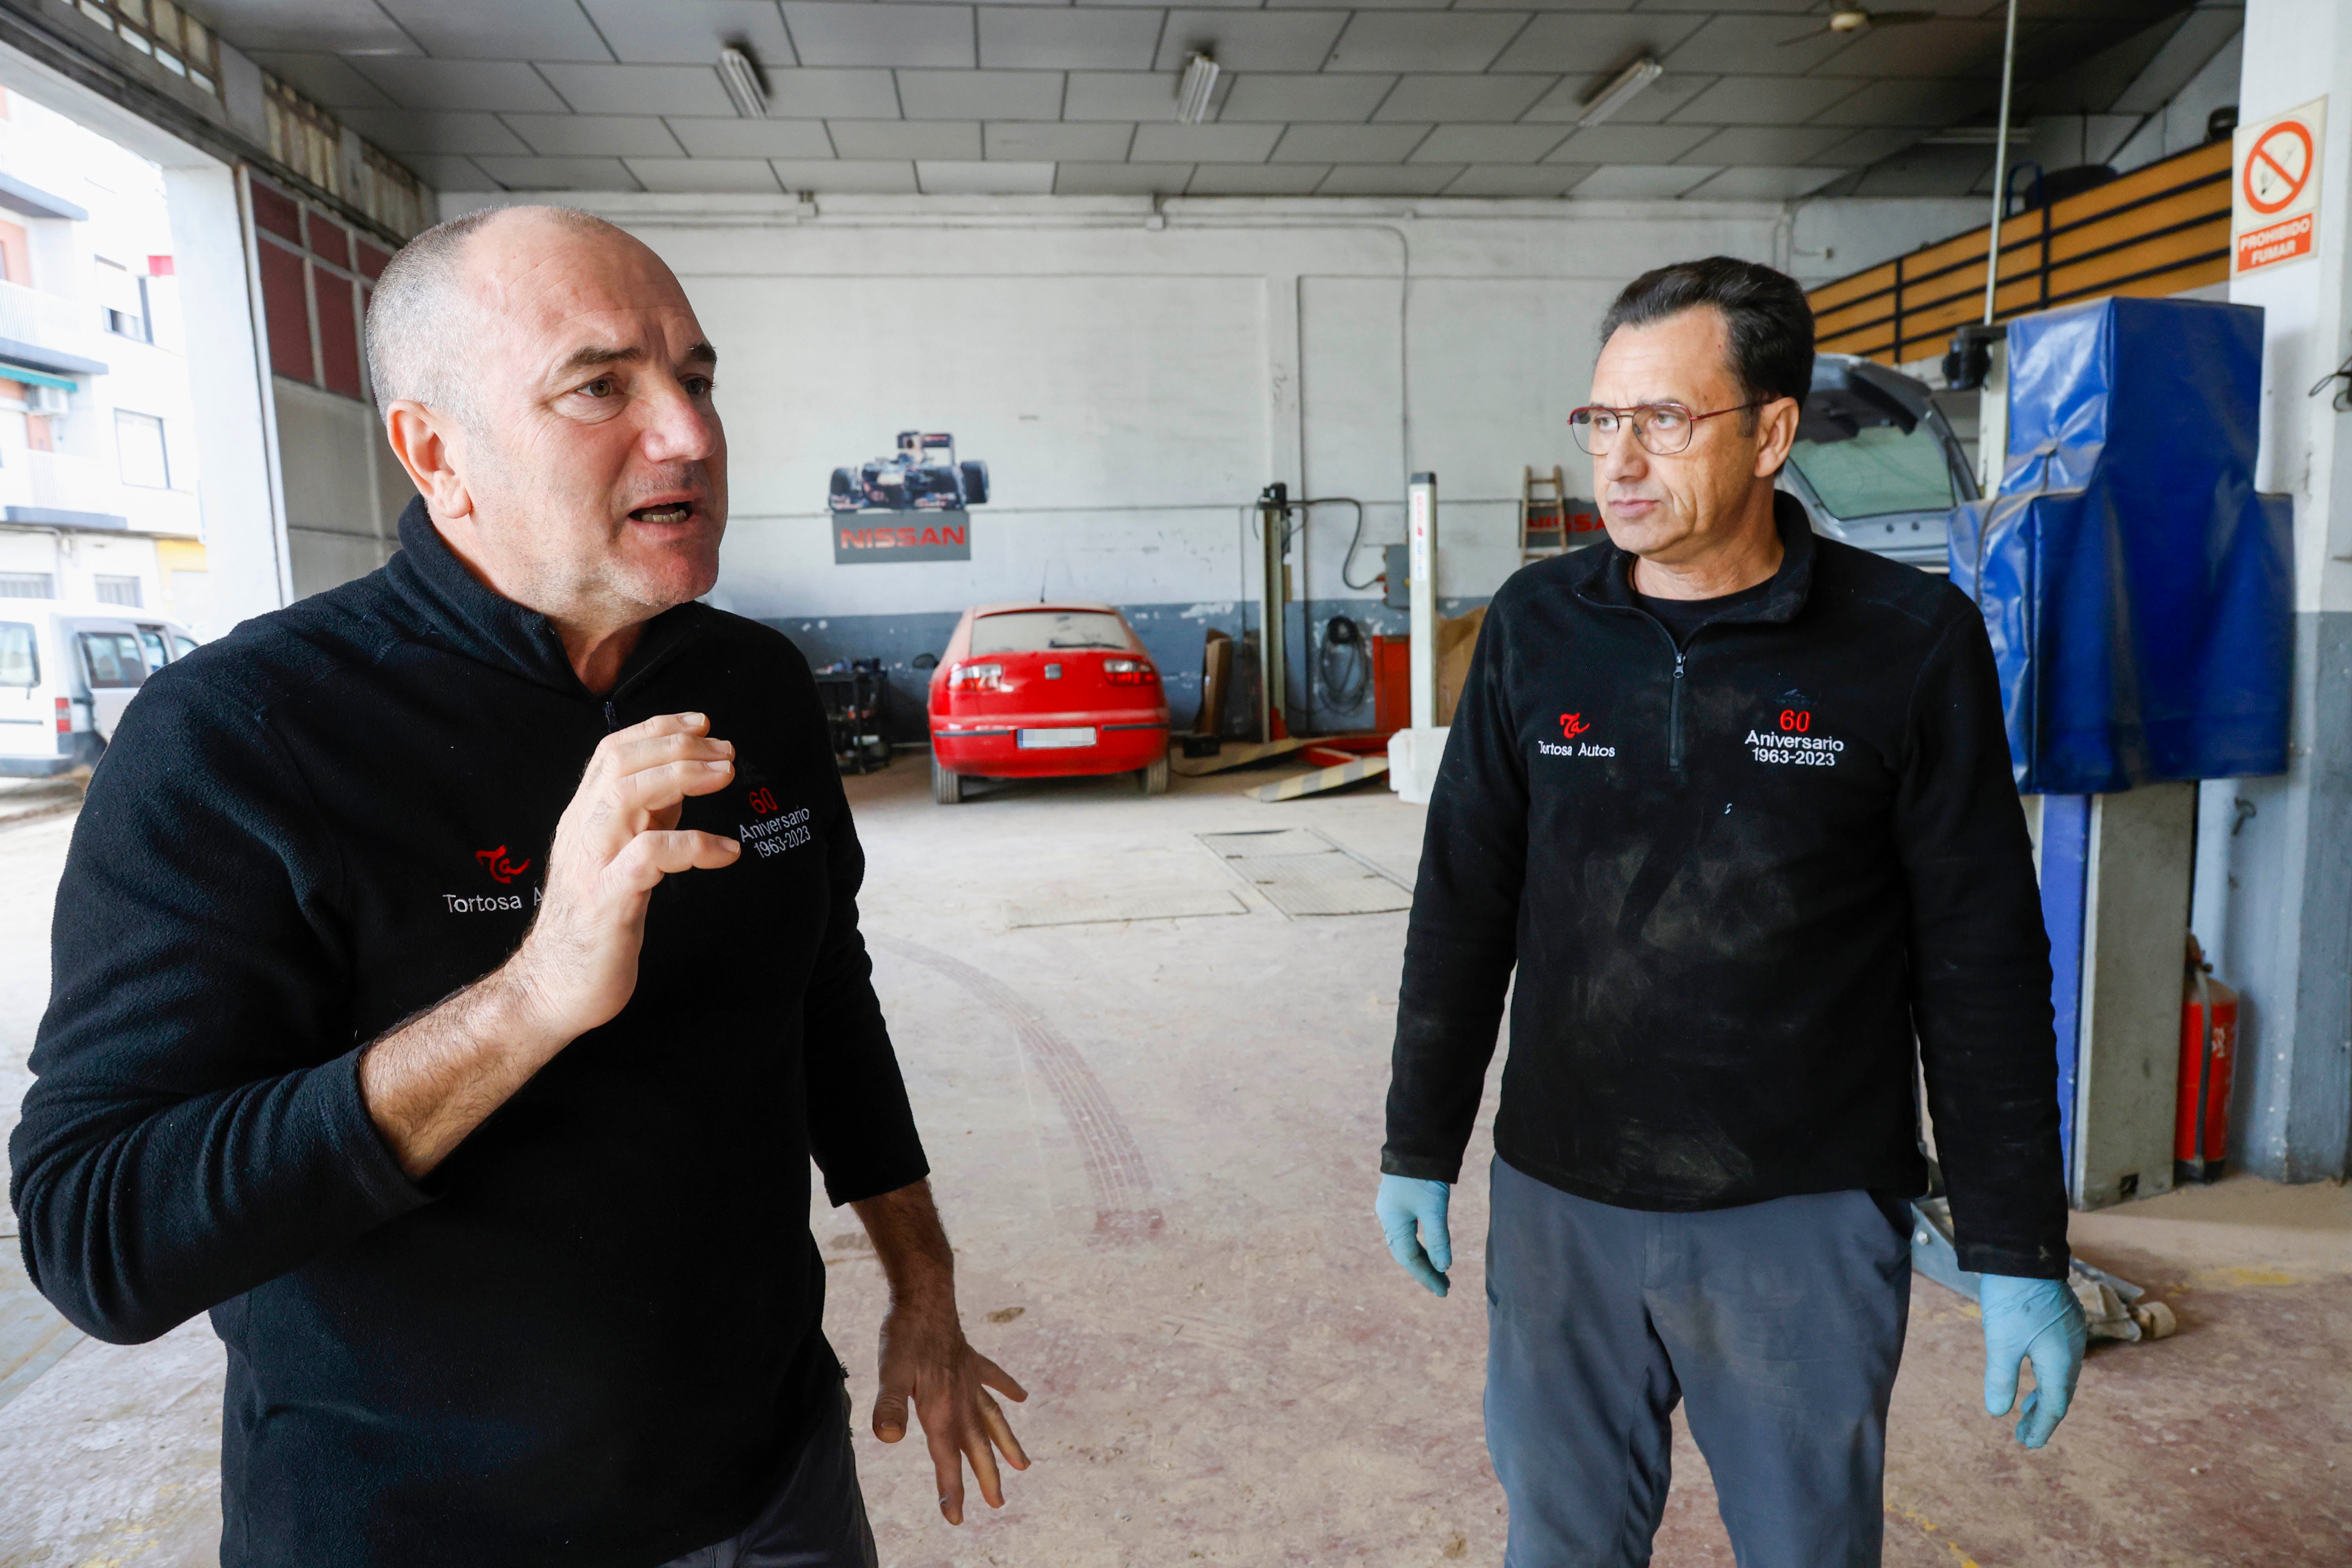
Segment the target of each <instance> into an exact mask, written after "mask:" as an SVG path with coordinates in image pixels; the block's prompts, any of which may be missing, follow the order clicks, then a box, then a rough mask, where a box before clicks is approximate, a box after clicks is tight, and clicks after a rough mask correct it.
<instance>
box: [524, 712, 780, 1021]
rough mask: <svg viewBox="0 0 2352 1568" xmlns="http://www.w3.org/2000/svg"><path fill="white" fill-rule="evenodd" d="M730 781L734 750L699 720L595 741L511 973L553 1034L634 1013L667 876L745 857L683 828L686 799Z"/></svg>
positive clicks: (666, 718)
mask: <svg viewBox="0 0 2352 1568" xmlns="http://www.w3.org/2000/svg"><path fill="white" fill-rule="evenodd" d="M734 780H735V748H734V746H733V745H732V744H731V743H730V742H726V741H719V740H714V739H712V738H711V735H710V721H709V720H708V719H706V718H704V717H703V716H702V715H701V714H699V713H665V714H663V715H662V716H661V717H660V718H658V719H648V720H646V721H645V722H644V723H642V724H633V725H631V726H630V727H629V728H627V729H625V730H621V731H614V733H613V734H610V735H607V736H605V737H604V740H603V741H602V742H598V744H597V747H596V752H595V754H594V755H593V757H591V758H590V759H589V761H588V771H587V773H585V774H583V776H582V778H581V780H580V787H579V789H578V790H577V791H575V792H574V793H573V795H572V804H571V805H568V806H565V807H564V808H563V816H562V819H561V820H559V821H558V822H557V824H556V827H555V845H554V847H553V848H551V850H550V851H549V852H548V857H547V885H546V889H545V892H544V896H543V898H542V900H541V904H540V909H539V918H538V919H537V920H536V921H532V923H531V928H530V935H528V936H526V937H524V938H523V942H522V946H521V948H520V950H518V951H517V952H516V953H515V955H514V957H513V958H512V959H510V960H509V961H508V963H507V975H508V978H509V979H510V980H512V981H513V982H515V983H516V984H519V985H520V987H522V988H523V990H524V991H525V993H526V994H527V995H528V996H529V998H530V1003H531V1005H532V1006H533V1009H534V1011H535V1012H536V1013H537V1014H538V1015H539V1016H540V1017H541V1020H542V1021H543V1023H544V1025H545V1026H546V1027H547V1028H548V1029H549V1030H550V1031H551V1033H554V1034H557V1035H560V1036H561V1037H562V1038H564V1039H567V1040H569V1039H574V1038H577V1037H580V1036H582V1035H584V1034H586V1033H587V1032H588V1031H589V1030H591V1029H593V1028H595V1027H596V1026H598V1025H600V1024H604V1023H608V1022H610V1021H611V1019H612V1018H613V1016H614V1015H615V1014H617V1013H619V1012H620V1010H621V1009H622V1008H623V1007H625V1006H627V1005H628V1002H629V996H630V994H631V993H633V992H635V990H636V988H637V956H638V954H639V952H641V951H643V949H644V947H645V940H646V903H647V901H648V900H650V899H651V898H652V897H653V890H654V889H655V888H656V886H657V885H659V883H660V881H661V879H663V878H664V877H666V876H668V875H669V874H670V873H672V872H675V871H686V870H692V869H696V868H704V869H709V868H717V867H720V866H731V865H733V864H734V863H735V860H736V858H737V857H738V856H740V854H741V853H742V849H743V847H742V846H741V845H740V844H739V843H737V842H736V841H735V840H734V839H732V838H726V837H720V836H719V835H718V834H715V833H682V832H679V831H678V827H677V818H678V811H679V808H680V807H682V806H683V805H685V804H686V797H687V796H688V795H709V794H711V793H712V792H713V791H716V790H721V789H725V788H726V787H727V786H728V785H729V784H732V783H733V782H734Z"/></svg>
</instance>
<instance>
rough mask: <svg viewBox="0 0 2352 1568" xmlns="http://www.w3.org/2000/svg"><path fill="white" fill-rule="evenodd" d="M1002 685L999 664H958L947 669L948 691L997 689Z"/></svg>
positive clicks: (1001, 671) (1000, 666)
mask: <svg viewBox="0 0 2352 1568" xmlns="http://www.w3.org/2000/svg"><path fill="white" fill-rule="evenodd" d="M1003 686H1004V667H1003V665H1001V664H959V665H957V666H956V667H955V668H952V669H950V670H949V671H948V689H949V690H950V691H998V690H1002V689H1003Z"/></svg>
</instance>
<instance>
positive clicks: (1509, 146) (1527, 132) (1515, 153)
mask: <svg viewBox="0 0 2352 1568" xmlns="http://www.w3.org/2000/svg"><path fill="white" fill-rule="evenodd" d="M1564 129H1565V127H1562V126H1559V125H1441V126H1439V127H1438V128H1437V129H1436V130H1434V131H1433V132H1430V133H1429V140H1428V141H1426V142H1423V143H1422V144H1421V145H1420V146H1418V147H1416V148H1414V149H1413V150H1412V161H1413V162H1414V163H1534V162H1535V161H1536V160H1537V159H1538V158H1541V157H1542V156H1543V155H1544V154H1545V153H1549V152H1550V151H1551V150H1552V149H1553V148H1554V147H1557V146H1558V145H1559V140H1560V132H1561V131H1562V130H1564ZM1561 189H1563V190H1565V189H1567V187H1566V186H1564V185H1563V186H1562V187H1561Z"/></svg>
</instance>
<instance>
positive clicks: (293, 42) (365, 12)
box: [199, 0, 482, 190]
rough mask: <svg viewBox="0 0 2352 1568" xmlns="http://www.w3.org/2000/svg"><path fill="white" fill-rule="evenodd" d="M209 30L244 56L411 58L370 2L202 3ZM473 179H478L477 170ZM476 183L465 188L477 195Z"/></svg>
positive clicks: (407, 44) (409, 44)
mask: <svg viewBox="0 0 2352 1568" xmlns="http://www.w3.org/2000/svg"><path fill="white" fill-rule="evenodd" d="M199 8H200V9H201V10H202V11H203V12H204V14H205V21H207V22H209V23H211V24H212V28H213V31H214V32H215V33H218V34H219V35H220V36H221V37H224V38H226V39H227V40H228V41H229V42H230V43H232V44H235V45H236V47H238V48H240V49H243V50H245V51H246V52H247V54H258V53H259V52H260V51H262V50H264V49H284V50H314V51H317V52H319V53H322V54H333V53H342V54H353V55H413V54H417V53H420V52H421V51H420V50H419V49H418V48H417V47H416V43H415V40H414V39H412V38H411V37H409V36H408V35H407V34H405V33H404V32H402V31H401V30H400V26H399V24H398V23H396V22H394V20H393V19H392V18H391V17H389V16H385V15H384V14H383V7H382V6H380V5H377V4H376V3H375V0H295V3H294V4H289V3H288V0H207V3H206V4H205V5H202V6H200V7H199ZM472 178H474V179H475V180H479V179H481V178H482V175H481V174H480V173H479V171H477V172H476V173H475V174H473V175H472ZM481 188H482V187H481V186H480V185H479V184H475V185H471V186H468V187H467V189H469V190H479V189H481Z"/></svg>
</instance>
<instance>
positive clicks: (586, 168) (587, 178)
mask: <svg viewBox="0 0 2352 1568" xmlns="http://www.w3.org/2000/svg"><path fill="white" fill-rule="evenodd" d="M474 162H475V163H478V164H480V165H481V168H482V172H483V173H484V174H488V175H489V177H490V178H492V179H494V180H496V181H497V182H498V183H499V184H501V185H504V186H505V187H506V188H507V189H509V190H510V191H634V190H635V189H636V188H637V182H636V177H635V175H633V174H630V173H629V171H628V170H627V169H626V168H625V167H624V166H623V164H622V163H621V161H620V160H619V159H618V158H477V159H475V160H474Z"/></svg>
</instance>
